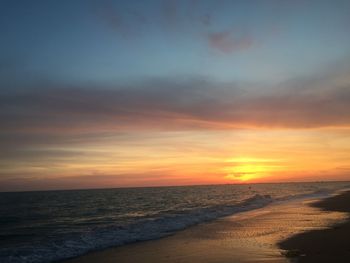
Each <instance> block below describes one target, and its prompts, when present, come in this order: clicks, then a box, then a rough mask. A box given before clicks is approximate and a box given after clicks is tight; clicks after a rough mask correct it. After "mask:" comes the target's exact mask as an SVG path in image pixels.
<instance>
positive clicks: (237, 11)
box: [0, 1, 350, 84]
mask: <svg viewBox="0 0 350 263" xmlns="http://www.w3.org/2000/svg"><path fill="white" fill-rule="evenodd" d="M1 5H2V6H1V10H0V12H1V18H0V19H1V20H0V21H1V23H0V31H1V32H2V39H3V40H2V41H1V44H0V48H1V50H2V55H1V59H2V60H5V61H10V62H11V63H14V64H16V67H17V68H18V70H20V71H22V72H19V73H18V74H20V75H19V77H20V76H21V74H23V75H25V74H32V75H34V76H35V75H40V76H41V77H45V78H49V79H53V80H54V81H58V82H63V83H71V84H74V83H81V82H96V83H101V82H102V83H106V82H107V83H110V84H113V83H115V82H121V81H122V82H125V81H134V80H135V79H138V80H142V79H143V78H154V77H155V78H157V77H169V76H170V77H173V76H175V77H179V76H192V75H193V76H205V77H208V78H213V79H216V80H218V81H237V80H239V81H249V82H259V81H260V82H261V81H262V82H267V83H271V82H272V83H275V82H276V81H283V80H287V79H291V78H295V77H299V76H300V75H308V74H310V73H314V72H317V71H318V70H320V69H322V67H326V66H328V65H329V64H333V63H336V62H337V61H338V60H341V59H342V58H343V57H344V56H347V55H348V51H349V48H348V47H349V45H350V34H348V28H349V25H350V21H349V20H350V19H349V16H348V13H347V10H349V8H350V3H349V1H142V2H140V1H60V2H55V1H30V2H26V1H2V3H1ZM215 34H217V35H218V38H219V34H222V36H221V37H222V38H221V40H219V39H217V40H216V42H215V40H212V42H211V40H210V37H215ZM220 41H222V42H223V43H221V44H220ZM220 45H221V46H220ZM222 45H226V46H228V48H227V49H226V50H224V49H225V48H224V47H222ZM43 75H44V76H43Z"/></svg>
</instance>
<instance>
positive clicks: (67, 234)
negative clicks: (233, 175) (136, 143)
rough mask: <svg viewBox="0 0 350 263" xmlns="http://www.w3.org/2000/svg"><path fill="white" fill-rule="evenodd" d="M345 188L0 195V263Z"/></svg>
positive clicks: (74, 250) (86, 248)
mask: <svg viewBox="0 0 350 263" xmlns="http://www.w3.org/2000/svg"><path fill="white" fill-rule="evenodd" d="M349 188H350V183H349V182H318V183H281V184H243V185H207V186H178V187H147V188H118V189H94V190H67V191H40V192H12V193H10V192H7V193H0V262H2V263H8V262H59V261H63V260H64V259H68V258H72V257H77V256H80V255H83V254H86V253H88V252H91V251H96V250H102V249H105V248H109V247H115V246H122V245H125V244H130V243H133V242H139V241H145V240H151V239H157V238H161V237H164V236H167V235H171V234H173V233H175V232H176V231H179V230H182V229H184V228H187V227H189V226H192V225H195V224H199V223H202V222H207V221H210V220H213V219H216V218H219V217H224V216H229V215H232V214H235V213H239V212H244V211H248V210H252V209H257V208H261V207H264V206H266V205H269V204H271V203H275V202H287V201H290V200H293V199H300V198H320V197H327V196H329V195H331V194H332V193H335V192H336V191H339V190H342V189H349Z"/></svg>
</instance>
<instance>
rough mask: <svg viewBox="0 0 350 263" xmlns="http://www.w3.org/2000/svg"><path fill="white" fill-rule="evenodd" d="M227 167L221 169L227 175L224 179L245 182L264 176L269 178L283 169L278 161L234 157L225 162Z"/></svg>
mask: <svg viewBox="0 0 350 263" xmlns="http://www.w3.org/2000/svg"><path fill="white" fill-rule="evenodd" d="M226 162H227V163H229V166H226V167H224V168H223V170H224V171H225V172H226V173H227V175H226V176H225V178H226V179H229V180H234V181H241V182H246V181H250V180H254V179H258V178H262V177H264V176H270V175H271V173H272V172H275V171H278V170H281V168H285V166H284V165H281V164H280V162H281V160H279V159H268V158H257V157H236V158H231V159H228V160H226Z"/></svg>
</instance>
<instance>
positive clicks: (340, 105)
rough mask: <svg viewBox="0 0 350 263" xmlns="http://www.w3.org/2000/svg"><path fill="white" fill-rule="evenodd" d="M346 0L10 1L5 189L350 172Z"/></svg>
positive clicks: (2, 6)
mask: <svg viewBox="0 0 350 263" xmlns="http://www.w3.org/2000/svg"><path fill="white" fill-rule="evenodd" d="M349 10H350V1H347V0H344V1H336V0H332V1H331V0H329V1H322V0H315V1H308V0H290V1H287V0H256V1H253V0H251V1H247V0H242V1H214V0H213V1H196V0H188V1H172V0H168V1H167V0H163V1H160V0H159V1H136V0H135V1H97V0H96V1H91V0H90V1H88V0H84V1H83V0H82V1H78V0H73V1H68V0H62V1H51V0H48V1H47V0H45V1H34V0H33V1H24V0H23V1H16V0H3V1H1V2H0V33H1V34H0V150H1V151H0V191H20V190H44V189H74V188H100V187H130V186H160V185H187V184H219V183H251V182H286V181H320V180H350V15H349Z"/></svg>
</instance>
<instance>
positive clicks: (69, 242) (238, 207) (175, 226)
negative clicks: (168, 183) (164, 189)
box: [0, 190, 330, 263]
mask: <svg viewBox="0 0 350 263" xmlns="http://www.w3.org/2000/svg"><path fill="white" fill-rule="evenodd" d="M329 193H330V192H329V190H318V191H316V192H314V193H312V194H302V195H293V196H285V197H282V198H276V199H274V198H272V197H271V196H270V195H261V194H255V195H254V196H252V197H249V198H247V199H245V200H243V201H241V202H239V203H237V204H234V205H216V206H211V207H205V208H198V209H193V210H186V211H177V212H176V213H172V214H163V215H159V216H158V217H156V218H148V219H142V220H140V221H138V222H137V223H132V224H128V225H124V226H123V225H117V226H106V227H96V228H91V229H90V230H89V231H85V232H82V233H78V234H77V233H76V234H72V235H70V236H64V238H63V237H62V238H61V239H57V240H55V241H52V242H45V244H31V245H30V246H28V245H26V246H17V247H16V248H7V249H6V248H5V249H0V262H4V263H10V262H11V263H17V262H31V263H40V262H56V261H60V260H63V259H68V258H72V257H77V256H80V255H83V254H86V253H88V252H90V251H95V250H101V249H105V248H109V247H115V246H121V245H125V244H129V243H134V242H138V241H146V240H152V239H157V238H161V237H164V236H168V235H171V234H173V233H174V232H175V231H178V230H182V229H184V228H187V227H189V226H193V225H196V224H199V223H203V222H207V221H210V220H213V219H216V218H219V217H224V216H228V215H232V214H235V213H238V212H244V211H249V210H253V209H257V208H261V207H264V206H266V205H268V204H271V203H272V202H276V201H279V202H281V201H287V200H292V199H297V198H307V197H323V196H324V197H325V196H327V195H329Z"/></svg>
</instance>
